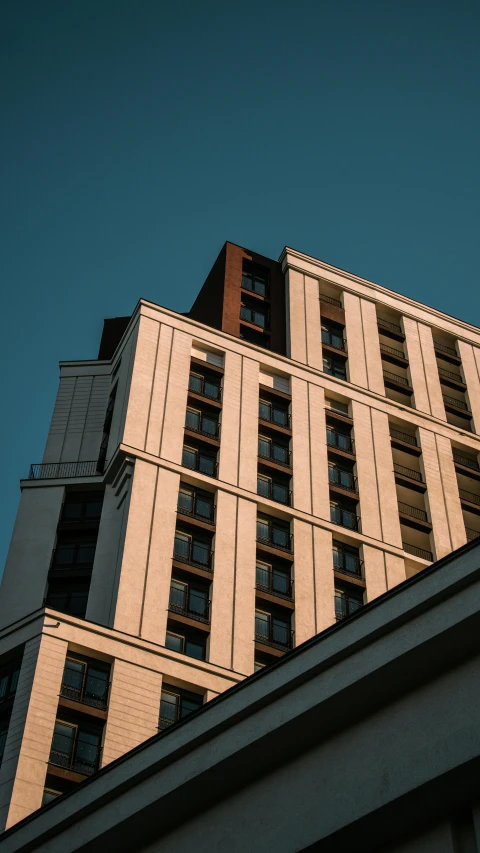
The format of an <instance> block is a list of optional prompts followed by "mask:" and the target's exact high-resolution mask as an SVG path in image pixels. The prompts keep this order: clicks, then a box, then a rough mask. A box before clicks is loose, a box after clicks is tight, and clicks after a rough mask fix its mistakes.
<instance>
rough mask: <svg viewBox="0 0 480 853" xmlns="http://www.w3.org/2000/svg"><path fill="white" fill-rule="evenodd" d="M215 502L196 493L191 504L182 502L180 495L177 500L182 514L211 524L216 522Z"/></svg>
mask: <svg viewBox="0 0 480 853" xmlns="http://www.w3.org/2000/svg"><path fill="white" fill-rule="evenodd" d="M215 510H216V507H215V504H214V503H213V501H212V502H210V501H207V500H205V498H204V497H203V496H202V495H197V494H196V493H194V494H193V495H192V502H191V506H190V507H189V506H185V505H183V504H182V503H181V498H180V496H179V499H178V502H177V512H178V513H180V515H186V516H188V518H196V519H198V520H199V521H206V522H208V523H209V524H215Z"/></svg>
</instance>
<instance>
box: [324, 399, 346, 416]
mask: <svg viewBox="0 0 480 853" xmlns="http://www.w3.org/2000/svg"><path fill="white" fill-rule="evenodd" d="M325 404H326V406H327V407H328V408H330V409H332V411H334V412H338V413H339V414H340V415H345V417H346V418H348V417H349V411H348V403H340V401H339V400H334V399H333V398H330V397H326V399H325Z"/></svg>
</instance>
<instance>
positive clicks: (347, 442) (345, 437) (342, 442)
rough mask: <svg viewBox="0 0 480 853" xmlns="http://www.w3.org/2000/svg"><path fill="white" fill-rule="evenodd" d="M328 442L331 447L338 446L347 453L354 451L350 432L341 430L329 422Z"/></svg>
mask: <svg viewBox="0 0 480 853" xmlns="http://www.w3.org/2000/svg"><path fill="white" fill-rule="evenodd" d="M327 444H328V445H329V446H330V447H338V449H339V450H345V451H346V452H347V453H352V452H353V444H352V439H351V438H350V435H349V433H347V432H343V430H339V429H338V428H337V427H333V426H330V424H327Z"/></svg>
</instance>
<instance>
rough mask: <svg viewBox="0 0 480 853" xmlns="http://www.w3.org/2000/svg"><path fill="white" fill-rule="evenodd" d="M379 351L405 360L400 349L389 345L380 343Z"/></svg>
mask: <svg viewBox="0 0 480 853" xmlns="http://www.w3.org/2000/svg"><path fill="white" fill-rule="evenodd" d="M380 352H383V353H385V355H391V356H392V358H401V359H403V361H407V358H406V357H405V353H404V352H403V351H402V350H399V349H395V347H389V346H387V344H380Z"/></svg>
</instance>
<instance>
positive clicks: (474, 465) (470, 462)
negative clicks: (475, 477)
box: [453, 450, 480, 473]
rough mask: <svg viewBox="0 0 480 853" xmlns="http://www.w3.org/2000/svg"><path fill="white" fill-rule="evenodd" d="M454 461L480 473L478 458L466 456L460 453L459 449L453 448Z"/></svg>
mask: <svg viewBox="0 0 480 853" xmlns="http://www.w3.org/2000/svg"><path fill="white" fill-rule="evenodd" d="M453 461H454V462H455V463H456V464H457V465H462V467H463V468H470V469H471V470H472V471H477V473H480V468H479V465H478V461H477V460H476V459H473V458H472V457H471V456H464V454H463V453H459V452H458V451H456V450H453Z"/></svg>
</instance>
